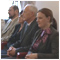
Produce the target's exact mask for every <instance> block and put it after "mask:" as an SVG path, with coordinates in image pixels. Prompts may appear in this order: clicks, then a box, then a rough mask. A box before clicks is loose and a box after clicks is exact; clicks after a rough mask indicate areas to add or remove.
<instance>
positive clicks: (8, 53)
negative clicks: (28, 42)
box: [7, 47, 16, 57]
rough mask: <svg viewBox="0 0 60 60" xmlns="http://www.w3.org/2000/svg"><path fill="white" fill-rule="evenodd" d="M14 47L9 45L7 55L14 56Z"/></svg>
mask: <svg viewBox="0 0 60 60" xmlns="http://www.w3.org/2000/svg"><path fill="white" fill-rule="evenodd" d="M15 50H16V49H15V48H14V47H10V48H9V49H8V50H7V55H8V56H10V57H11V56H14V55H15Z"/></svg>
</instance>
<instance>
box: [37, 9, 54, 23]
mask: <svg viewBox="0 0 60 60" xmlns="http://www.w3.org/2000/svg"><path fill="white" fill-rule="evenodd" d="M38 12H42V13H43V14H45V16H46V17H48V16H50V18H51V19H50V22H52V20H53V13H52V11H51V10H50V9H48V8H42V9H40V10H39V11H38Z"/></svg>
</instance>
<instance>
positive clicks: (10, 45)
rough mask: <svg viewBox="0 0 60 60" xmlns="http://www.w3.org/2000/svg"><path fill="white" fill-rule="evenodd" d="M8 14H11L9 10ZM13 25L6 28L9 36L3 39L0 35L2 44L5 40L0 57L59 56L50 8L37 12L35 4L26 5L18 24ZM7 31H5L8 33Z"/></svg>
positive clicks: (56, 33) (57, 37)
mask: <svg viewBox="0 0 60 60" xmlns="http://www.w3.org/2000/svg"><path fill="white" fill-rule="evenodd" d="M12 7H14V6H12ZM12 7H10V9H9V10H11V8H12ZM9 15H11V13H10V12H9ZM36 15H37V19H36ZM14 21H15V20H14ZM11 25H12V24H11ZM14 26H15V28H14V27H12V26H11V27H12V29H7V31H9V30H10V32H11V33H10V35H9V37H6V38H5V39H3V37H4V36H3V37H2V45H3V42H7V45H6V46H5V48H2V50H1V58H2V59H15V58H23V59H24V58H25V59H58V58H59V51H58V50H59V33H58V32H57V30H56V29H57V25H56V20H55V19H54V18H53V13H52V11H51V10H50V9H48V8H42V9H40V10H39V11H38V12H37V8H36V7H35V6H33V5H30V4H29V5H26V6H25V8H24V10H23V11H22V13H21V14H20V17H19V24H16V25H14ZM9 27H10V26H9ZM7 31H6V32H5V33H9V32H7ZM6 36H7V35H6ZM8 38H9V39H8ZM2 45H1V46H2ZM18 52H20V54H19V53H18ZM22 52H24V53H22ZM17 54H18V55H17ZM21 54H22V55H21Z"/></svg>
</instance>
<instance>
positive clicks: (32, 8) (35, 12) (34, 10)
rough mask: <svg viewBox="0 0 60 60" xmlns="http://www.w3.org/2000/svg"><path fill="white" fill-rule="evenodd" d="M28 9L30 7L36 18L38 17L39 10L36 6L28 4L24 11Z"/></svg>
mask: <svg viewBox="0 0 60 60" xmlns="http://www.w3.org/2000/svg"><path fill="white" fill-rule="evenodd" d="M26 7H29V10H30V11H32V12H34V14H35V16H36V14H37V11H38V10H37V8H36V7H35V6H34V5H32V4H27V5H26V6H25V7H24V9H25V8H26Z"/></svg>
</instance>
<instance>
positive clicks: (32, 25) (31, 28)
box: [25, 19, 37, 35]
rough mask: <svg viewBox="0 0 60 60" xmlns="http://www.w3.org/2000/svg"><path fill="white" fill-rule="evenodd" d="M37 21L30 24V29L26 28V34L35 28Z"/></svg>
mask: <svg viewBox="0 0 60 60" xmlns="http://www.w3.org/2000/svg"><path fill="white" fill-rule="evenodd" d="M36 23H37V22H36V19H35V20H34V21H33V22H32V23H31V24H30V26H29V27H28V29H27V30H26V32H25V34H26V35H27V34H29V33H30V32H31V31H32V30H33V28H34V27H35V24H36Z"/></svg>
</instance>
